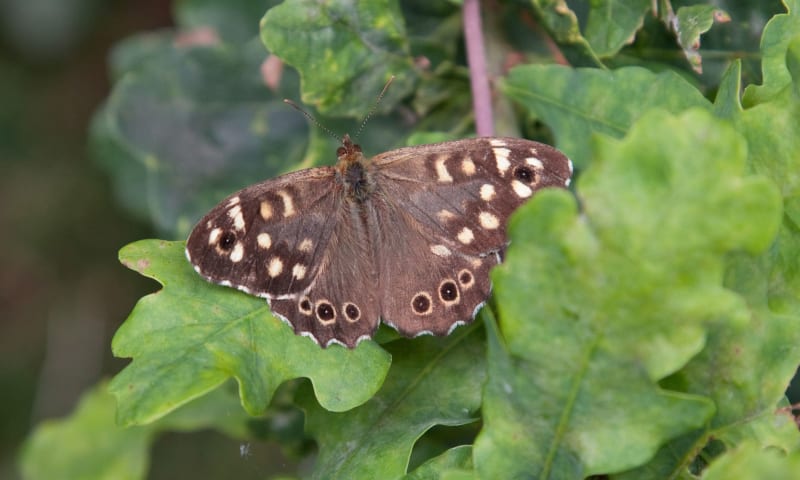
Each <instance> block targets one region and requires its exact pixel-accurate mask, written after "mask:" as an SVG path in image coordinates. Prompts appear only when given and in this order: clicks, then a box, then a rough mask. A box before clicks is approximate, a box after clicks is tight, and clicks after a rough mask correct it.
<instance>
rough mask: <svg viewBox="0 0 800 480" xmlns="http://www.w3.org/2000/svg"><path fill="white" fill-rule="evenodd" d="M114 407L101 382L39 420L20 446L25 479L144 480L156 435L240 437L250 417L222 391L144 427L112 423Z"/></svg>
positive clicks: (242, 435)
mask: <svg viewBox="0 0 800 480" xmlns="http://www.w3.org/2000/svg"><path fill="white" fill-rule="evenodd" d="M115 410H116V402H115V401H114V397H113V396H111V395H110V394H109V393H108V392H107V385H106V384H105V382H104V383H101V384H100V385H98V386H96V387H95V388H93V389H92V390H90V391H89V392H87V393H85V394H84V395H83V397H82V398H81V400H80V403H79V404H78V406H77V407H76V409H75V411H74V412H73V413H72V414H71V415H70V416H69V417H66V418H63V419H58V420H47V421H45V422H43V423H41V424H40V425H39V426H38V427H37V428H36V430H35V431H34V433H33V435H32V436H31V437H30V438H29V439H28V441H27V442H26V444H25V446H24V448H23V450H22V454H21V457H20V466H21V470H22V473H23V475H24V476H25V478H27V479H30V480H36V479H43V480H44V479H52V478H76V479H77V478H80V479H85V480H90V479H92V480H94V479H96V480H100V479H109V480H111V479H113V480H125V479H131V480H133V479H143V478H145V477H146V474H147V468H148V466H149V463H150V458H149V450H150V447H151V445H152V443H153V442H154V441H155V438H156V436H157V435H158V434H159V433H161V432H163V431H168V430H169V431H194V430H199V429H204V428H216V429H220V430H223V431H225V432H227V433H228V434H229V435H231V436H234V437H239V438H244V437H245V436H246V428H245V425H246V422H247V421H248V420H249V419H250V417H248V416H247V415H246V414H245V413H244V411H243V410H242V409H241V408H240V407H239V406H238V405H237V399H236V396H235V395H230V394H228V393H227V392H225V391H224V390H222V389H220V390H218V391H216V392H214V393H213V394H211V395H207V396H206V397H204V398H202V399H198V400H196V401H194V402H192V403H190V404H188V405H186V406H185V407H183V408H181V409H180V410H177V411H175V412H173V413H172V414H171V415H168V416H166V417H164V418H163V419H161V420H159V421H158V422H155V423H152V424H150V425H147V426H144V427H130V428H123V427H120V426H117V425H115V422H114V413H115Z"/></svg>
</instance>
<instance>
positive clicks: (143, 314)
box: [110, 240, 390, 425]
mask: <svg viewBox="0 0 800 480" xmlns="http://www.w3.org/2000/svg"><path fill="white" fill-rule="evenodd" d="M183 249H184V244H183V242H164V241H157V240H143V241H140V242H136V243H133V244H131V245H128V246H127V247H125V248H124V249H122V251H120V260H121V261H122V263H123V264H125V265H126V266H128V267H129V268H131V269H133V270H136V271H137V272H139V273H141V274H142V275H145V276H147V277H150V278H153V279H155V280H157V281H158V282H159V283H161V284H162V285H163V286H164V289H163V290H161V291H160V292H157V293H155V294H152V295H148V296H146V297H144V298H142V299H141V300H140V301H139V303H137V305H136V307H135V308H134V310H133V312H132V313H131V315H130V317H129V318H128V319H127V320H126V322H125V323H124V324H123V325H122V326H121V327H120V328H119V330H118V331H117V333H116V335H115V336H114V339H113V342H112V349H113V351H114V354H115V355H116V356H118V357H132V358H133V362H132V363H131V364H130V365H129V366H128V367H126V368H125V369H124V370H123V371H122V372H120V374H118V375H117V376H116V377H115V378H114V380H113V381H112V382H111V386H110V390H111V392H112V393H113V394H114V395H115V396H116V397H117V399H118V401H119V411H118V415H117V418H118V421H119V422H120V424H122V425H133V424H144V423H148V422H151V421H153V420H155V419H157V418H159V417H161V416H163V415H165V414H166V413H168V412H170V411H171V410H173V409H174V408H176V407H177V406H179V405H182V404H184V403H186V402H188V401H189V400H191V399H193V398H196V397H199V396H201V395H204V394H206V393H207V392H209V391H211V390H213V389H214V388H216V387H218V386H219V385H220V384H222V383H223V382H224V381H225V380H226V379H228V378H230V377H233V378H235V379H236V381H237V382H238V383H239V392H240V395H241V399H242V405H243V406H244V408H245V410H247V412H248V413H250V414H251V415H258V414H260V413H262V412H264V410H265V409H266V408H267V405H268V404H269V402H270V399H271V398H272V395H273V393H274V391H275V389H276V388H277V387H278V386H279V385H280V384H281V383H282V382H284V381H286V380H289V379H292V378H298V377H307V378H309V379H310V380H311V383H312V384H313V385H314V389H315V393H316V395H317V399H318V400H319V402H320V403H321V404H322V405H323V407H324V408H326V409H329V410H333V411H342V410H348V409H350V408H353V407H355V406H357V405H360V404H362V403H364V402H365V401H367V400H368V399H369V398H370V397H371V396H372V395H373V394H374V393H375V391H376V390H377V389H378V388H379V387H380V385H381V382H382V381H383V378H384V376H385V375H386V371H387V370H388V368H389V362H390V357H389V355H388V354H386V352H384V351H383V350H381V348H380V347H378V346H377V345H376V344H375V343H373V342H365V343H362V344H361V346H359V348H357V349H354V350H349V349H346V348H343V347H339V346H336V345H334V346H332V347H329V348H327V349H322V348H320V347H319V346H318V345H317V344H315V343H314V342H312V341H310V340H309V339H307V338H305V337H301V336H297V335H295V334H294V332H293V331H292V329H291V328H289V327H288V326H287V325H285V324H283V323H282V322H281V321H280V320H278V319H277V318H275V317H273V316H272V315H271V314H270V312H269V307H268V306H267V302H266V301H265V300H263V299H260V298H256V297H253V296H250V295H245V294H243V293H241V292H238V291H236V290H233V289H229V288H225V287H220V286H216V285H212V284H210V283H208V282H206V281H204V280H203V279H202V278H200V276H199V275H197V274H196V273H195V272H194V271H193V270H192V268H191V266H190V265H189V263H188V262H187V261H186V259H185V257H184V253H183ZM342 372H348V374H347V375H343V374H342Z"/></svg>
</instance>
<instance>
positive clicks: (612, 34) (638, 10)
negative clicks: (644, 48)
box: [585, 0, 653, 57]
mask: <svg viewBox="0 0 800 480" xmlns="http://www.w3.org/2000/svg"><path fill="white" fill-rule="evenodd" d="M652 8H653V2H652V0H593V1H592V2H591V10H589V17H588V19H587V23H586V31H585V37H586V40H587V41H588V42H589V44H590V45H591V46H592V49H593V50H594V51H595V52H596V53H597V55H598V56H599V57H610V56H612V55H614V54H615V53H617V52H618V51H619V50H620V49H621V48H622V47H623V46H625V45H627V44H629V43H632V42H633V39H634V38H635V36H636V31H637V30H639V29H640V28H641V27H642V23H643V22H644V16H645V14H646V13H647V12H648V11H650V10H651V9H652Z"/></svg>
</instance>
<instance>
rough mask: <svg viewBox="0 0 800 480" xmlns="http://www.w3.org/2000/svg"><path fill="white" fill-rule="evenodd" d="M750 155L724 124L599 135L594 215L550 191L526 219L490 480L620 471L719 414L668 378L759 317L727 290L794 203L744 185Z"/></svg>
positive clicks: (580, 187) (638, 127) (685, 121)
mask: <svg viewBox="0 0 800 480" xmlns="http://www.w3.org/2000/svg"><path fill="white" fill-rule="evenodd" d="M663 132H669V135H664V134H663ZM745 155H746V149H745V145H744V142H743V141H742V140H741V139H740V137H739V136H738V135H737V133H736V132H735V131H734V130H733V128H732V127H731V126H730V125H727V124H726V123H724V122H722V121H719V120H715V119H714V118H713V117H711V114H710V113H707V112H705V111H703V110H691V111H688V112H686V113H684V114H682V115H680V116H678V117H673V116H669V115H667V114H665V113H663V112H661V113H659V112H654V113H650V114H647V115H645V116H644V117H643V118H642V119H640V121H639V122H637V123H636V124H635V125H634V127H633V128H632V130H631V132H630V133H629V135H628V136H627V137H626V138H625V139H624V140H622V141H614V140H610V139H605V138H598V140H597V142H596V146H595V161H596V163H593V164H592V166H591V167H590V168H589V169H588V170H586V172H585V173H584V175H583V176H582V177H580V178H579V179H578V182H577V191H578V195H579V198H580V200H581V204H582V205H583V206H584V212H583V213H582V214H581V215H580V216H579V215H578V212H577V207H576V205H575V202H574V200H572V199H571V198H570V197H569V194H568V193H567V192H564V191H545V192H541V193H539V194H538V195H537V196H536V197H535V198H534V199H533V200H532V201H531V202H529V203H528V204H527V205H525V206H523V207H522V208H521V209H520V211H519V212H518V213H517V214H515V215H514V217H512V221H511V224H510V226H509V232H510V236H511V246H510V248H509V251H508V255H507V260H506V262H505V263H504V264H503V265H502V266H501V267H499V268H497V269H496V270H495V272H494V279H495V285H496V300H497V304H498V312H499V316H500V325H501V328H502V332H503V337H504V338H505V341H506V343H507V345H508V347H507V348H508V350H507V351H505V350H503V348H502V345H501V344H500V343H499V342H498V343H497V344H496V345H493V346H492V349H491V350H490V371H489V384H488V386H487V392H486V396H485V400H484V412H485V425H486V426H485V428H484V431H482V433H481V435H480V436H479V438H478V440H477V441H476V445H475V465H476V469H477V470H478V472H480V474H481V475H482V476H485V477H487V478H495V477H498V476H499V475H504V476H513V474H514V472H517V473H519V474H522V472H528V474H530V473H531V472H536V475H539V476H541V477H544V478H576V477H582V476H586V475H591V474H602V473H613V472H620V471H623V470H625V469H629V468H632V467H634V466H637V465H640V464H643V463H644V462H646V461H647V460H648V459H650V458H651V457H652V456H653V455H654V454H655V453H656V451H657V449H658V448H659V446H660V445H661V444H663V443H664V442H666V441H668V440H670V439H672V438H675V437H676V436H678V435H680V434H684V433H688V432H690V431H692V430H694V429H696V428H699V427H701V426H702V425H703V424H704V422H706V421H707V419H709V418H710V417H711V415H712V414H713V412H714V410H715V407H714V404H713V403H712V402H711V401H710V400H709V399H708V398H704V397H702V396H699V395H692V394H690V393H686V392H683V391H680V390H679V389H677V388H669V387H668V386H667V387H664V386H660V385H659V384H658V383H657V382H659V381H660V380H663V379H665V378H666V377H667V376H668V375H670V374H673V373H674V372H676V371H678V370H679V369H681V368H683V367H684V366H685V365H686V364H687V363H688V362H689V361H690V360H691V359H692V358H693V357H695V356H696V355H697V354H698V353H699V352H701V351H704V348H707V347H706V335H707V331H708V329H709V327H710V325H712V324H715V323H717V324H720V325H727V326H729V327H730V328H736V327H737V326H738V325H742V324H744V323H746V321H747V318H748V310H747V309H746V308H745V305H744V301H743V299H742V298H740V297H738V296H737V295H735V294H733V293H732V292H731V291H729V290H726V289H725V288H723V284H722V281H723V272H724V266H725V263H724V260H725V258H726V257H725V254H726V252H730V251H737V250H742V249H744V250H746V251H749V252H758V251H760V250H763V249H764V248H766V247H767V246H768V245H769V243H770V242H771V240H772V238H773V237H774V235H775V232H776V230H777V227H778V225H779V218H780V215H779V213H780V206H779V205H780V204H779V198H778V196H777V192H776V191H775V188H774V186H772V184H771V183H769V182H768V181H767V180H766V179H764V178H758V177H745V176H743V175H744V173H745V158H746V157H745ZM532 292H535V294H532ZM490 345H491V343H490ZM713 371H714V370H712V369H709V370H708V372H709V373H713ZM530 372H536V374H535V377H531V373H530ZM609 392H615V394H614V395H610V394H609ZM717 408H719V407H717ZM533 432H536V433H535V435H534V434H533ZM523 439H524V440H523ZM501 472H504V473H502V474H501ZM550 476H552V477H550Z"/></svg>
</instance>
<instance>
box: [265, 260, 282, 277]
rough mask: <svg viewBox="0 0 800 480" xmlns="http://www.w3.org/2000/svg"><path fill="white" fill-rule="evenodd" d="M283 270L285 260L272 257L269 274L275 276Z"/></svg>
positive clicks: (268, 266)
mask: <svg viewBox="0 0 800 480" xmlns="http://www.w3.org/2000/svg"><path fill="white" fill-rule="evenodd" d="M281 272H283V262H282V261H281V259H280V258H278V257H272V258H271V259H270V260H269V265H267V274H268V275H269V276H270V277H272V278H275V277H277V276H278V275H280V274H281Z"/></svg>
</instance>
